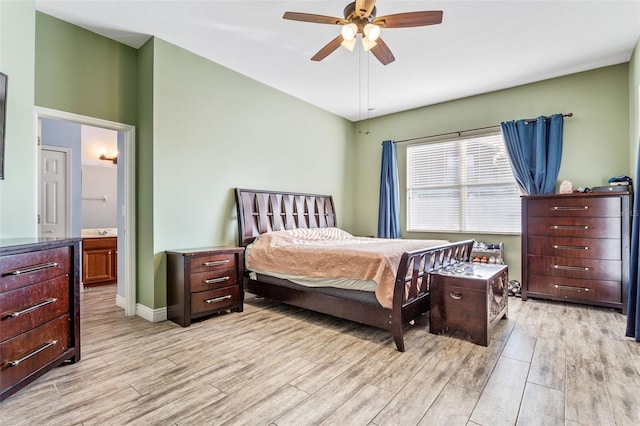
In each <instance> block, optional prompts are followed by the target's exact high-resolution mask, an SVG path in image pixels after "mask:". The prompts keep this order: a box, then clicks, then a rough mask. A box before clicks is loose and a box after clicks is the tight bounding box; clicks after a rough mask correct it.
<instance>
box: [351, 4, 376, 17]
mask: <svg viewBox="0 0 640 426" xmlns="http://www.w3.org/2000/svg"><path fill="white" fill-rule="evenodd" d="M375 5H376V0H356V13H357V14H358V16H361V17H363V18H368V17H369V15H371V12H372V11H373V8H374V7H375Z"/></svg>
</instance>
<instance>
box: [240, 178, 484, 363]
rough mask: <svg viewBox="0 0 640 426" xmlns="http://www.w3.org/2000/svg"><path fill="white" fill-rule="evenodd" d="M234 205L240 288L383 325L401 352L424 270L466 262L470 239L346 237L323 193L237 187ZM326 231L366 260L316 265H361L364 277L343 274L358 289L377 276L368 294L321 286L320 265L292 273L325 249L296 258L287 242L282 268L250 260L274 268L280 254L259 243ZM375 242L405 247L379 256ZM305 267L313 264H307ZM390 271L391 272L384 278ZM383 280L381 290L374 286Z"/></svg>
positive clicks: (423, 304) (424, 290)
mask: <svg viewBox="0 0 640 426" xmlns="http://www.w3.org/2000/svg"><path fill="white" fill-rule="evenodd" d="M236 208H237V214H238V235H239V244H240V245H241V246H243V247H245V248H246V249H247V253H246V255H245V268H244V271H245V272H244V277H243V280H244V288H245V291H247V292H249V293H252V294H255V295H257V296H261V297H264V298H268V299H272V300H276V301H280V302H283V303H286V304H289V305H293V306H297V307H301V308H304V309H309V310H312V311H316V312H321V313H323V314H328V315H332V316H335V317H339V318H343V319H347V320H350V321H355V322H358V323H361V324H366V325H369V326H373V327H377V328H381V329H384V330H388V331H390V332H391V334H392V336H393V339H394V342H395V344H396V347H397V349H398V351H400V352H404V350H405V346H404V337H403V329H404V327H405V326H406V325H407V324H408V323H409V322H411V321H413V320H414V319H416V318H417V317H418V316H420V315H423V314H424V313H426V312H428V311H429V306H430V298H429V296H430V294H429V284H430V282H431V274H430V272H433V271H434V270H439V269H442V268H455V267H456V265H459V264H460V263H461V262H468V261H469V259H470V255H471V250H472V248H473V240H466V241H460V242H454V243H449V242H446V241H441V240H437V241H431V242H427V241H422V240H384V239H377V238H363V237H353V236H350V234H348V233H346V232H345V231H342V230H340V228H338V227H337V223H336V214H335V207H334V203H333V197H332V196H330V195H318V194H301V193H292V192H274V191H264V190H253V189H240V188H237V189H236ZM318 235H320V236H318ZM327 235H329V236H333V235H338V236H339V238H340V239H341V241H340V243H341V244H343V245H348V246H349V248H348V250H349V253H350V252H351V251H352V250H351V249H352V246H354V245H357V246H366V247H367V248H366V249H365V251H366V252H367V254H366V255H365V256H368V257H366V260H365V261H363V262H359V261H358V260H357V258H354V259H353V260H348V259H349V258H348V257H347V255H345V254H344V252H343V254H342V257H341V258H340V259H341V260H340V261H338V262H331V261H327V260H325V261H324V262H321V263H322V264H323V265H325V267H326V268H328V269H330V268H331V265H334V264H340V263H343V261H342V259H344V262H351V263H350V265H351V266H350V267H349V268H343V270H344V269H349V270H350V269H364V270H367V271H368V273H369V275H368V276H366V277H362V279H359V278H357V277H356V278H353V277H348V278H350V283H351V284H353V283H355V285H356V286H357V285H367V283H368V282H370V281H371V280H370V279H368V278H371V277H372V276H374V278H375V279H376V280H381V281H380V282H377V281H376V285H375V291H371V289H369V291H364V290H362V289H354V287H353V286H351V285H349V286H347V288H342V287H336V286H334V285H333V281H331V280H330V281H331V283H330V284H328V285H323V281H322V280H323V279H324V278H319V276H321V275H322V274H321V272H322V270H323V268H324V267H316V268H315V269H314V272H313V273H312V274H311V275H312V276H310V278H304V277H300V276H299V275H298V273H297V272H296V269H295V267H296V266H297V265H298V264H301V263H309V262H306V261H304V260H305V259H309V260H313V259H315V260H318V259H329V257H326V256H328V254H327V253H328V251H322V252H321V253H322V254H321V255H317V254H311V255H309V252H308V251H307V252H306V253H305V255H303V256H302V257H295V256H296V254H295V253H293V251H292V250H291V249H289V248H288V247H287V250H289V251H288V252H287V254H286V256H285V257H283V259H285V262H280V263H281V264H282V268H284V269H283V270H282V271H284V273H283V272H282V271H275V272H274V271H265V270H262V269H261V268H256V267H255V265H254V264H256V261H255V259H259V258H260V257H261V256H262V257H263V258H266V259H267V260H268V261H267V263H268V264H269V265H271V266H274V265H276V263H277V262H276V260H277V259H279V256H280V254H275V253H276V252H275V251H274V252H273V253H271V252H270V251H269V250H268V249H265V247H264V244H263V243H264V242H265V241H267V242H270V244H271V247H275V246H280V245H283V244H281V243H280V238H284V239H285V241H287V238H288V239H293V240H295V241H299V240H300V239H301V238H302V239H304V238H307V236H311V238H312V240H313V241H312V242H311V243H307V242H306V240H304V241H305V242H304V244H310V245H314V244H316V243H315V241H316V240H325V239H327V238H329V237H327ZM407 242H410V243H409V245H406V246H403V245H402V244H405V243H407ZM378 243H379V244H382V245H384V244H391V245H394V244H395V245H398V247H404V248H407V247H408V248H409V249H408V250H403V251H402V252H399V253H397V254H389V253H391V251H392V250H391V249H389V250H388V252H387V253H386V254H384V255H375V254H374V253H373V252H372V249H371V247H372V246H373V245H375V244H378ZM261 244H263V245H262V246H261ZM323 244H324V243H323ZM398 247H396V249H397V248H398ZM274 250H275V248H274ZM383 251H384V250H383ZM280 253H281V252H280ZM289 256H294V257H289ZM380 258H382V260H381V259H380ZM252 259H253V260H252ZM369 259H373V260H369ZM369 262H387V263H389V262H391V263H392V264H386V263H385V264H382V263H381V264H380V266H379V267H377V266H375V265H374V266H371V265H370V263H369ZM360 263H361V264H362V265H365V266H370V267H367V268H365V267H362V268H360V267H358V266H360ZM311 264H312V265H313V263H312V262H311ZM276 266H277V265H276ZM252 268H253V270H252ZM376 268H377V269H376ZM370 269H371V270H374V271H373V272H372V271H371V270H370ZM380 270H384V272H380ZM389 271H391V272H392V274H391V275H390V274H389ZM329 275H330V274H329ZM315 279H318V280H319V282H318V283H316V284H315V285H314V284H310V281H313V280H315ZM383 282H384V286H385V288H386V289H387V290H380V289H379V287H380V286H382V285H383V284H382V283H383ZM389 289H390V290H389Z"/></svg>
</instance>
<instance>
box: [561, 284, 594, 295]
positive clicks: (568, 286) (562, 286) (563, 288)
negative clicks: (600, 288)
mask: <svg viewBox="0 0 640 426" xmlns="http://www.w3.org/2000/svg"><path fill="white" fill-rule="evenodd" d="M553 287H554V288H557V289H558V290H574V291H577V292H578V293H580V292H582V291H589V289H588V288H587V287H574V286H571V285H562V284H554V285H553Z"/></svg>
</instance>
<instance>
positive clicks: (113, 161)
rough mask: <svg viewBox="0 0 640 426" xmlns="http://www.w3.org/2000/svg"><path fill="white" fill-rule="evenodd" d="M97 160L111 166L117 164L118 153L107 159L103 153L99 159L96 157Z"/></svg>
mask: <svg viewBox="0 0 640 426" xmlns="http://www.w3.org/2000/svg"><path fill="white" fill-rule="evenodd" d="M98 159H100V160H104V161H111V162H112V163H113V164H118V153H117V152H116V153H115V154H114V155H113V157H107V155H106V154H105V153H104V152H103V153H101V154H100V157H98Z"/></svg>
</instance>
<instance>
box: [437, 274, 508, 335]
mask: <svg viewBox="0 0 640 426" xmlns="http://www.w3.org/2000/svg"><path fill="white" fill-rule="evenodd" d="M467 268H470V269H466V271H465V267H464V266H460V267H458V268H456V269H455V270H440V271H435V272H433V273H432V274H433V281H432V282H431V310H430V311H429V331H430V332H431V333H433V334H439V333H443V332H445V331H447V330H458V331H461V332H463V333H466V334H468V335H469V336H470V338H471V341H472V342H474V343H477V344H479V345H482V346H488V345H489V334H490V332H491V330H492V329H493V327H494V326H495V325H496V323H497V322H498V321H499V320H500V319H501V318H503V317H504V318H506V317H507V314H508V309H509V303H508V302H509V299H508V297H507V289H508V282H509V278H508V268H507V266H505V265H473V266H471V265H468V266H467ZM470 271H473V272H470Z"/></svg>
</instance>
